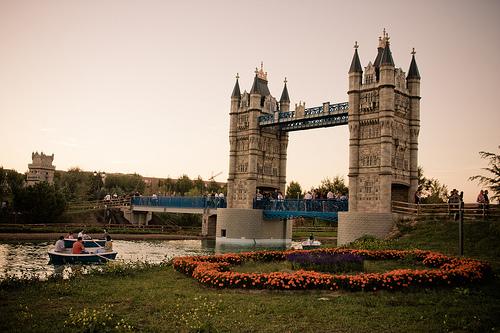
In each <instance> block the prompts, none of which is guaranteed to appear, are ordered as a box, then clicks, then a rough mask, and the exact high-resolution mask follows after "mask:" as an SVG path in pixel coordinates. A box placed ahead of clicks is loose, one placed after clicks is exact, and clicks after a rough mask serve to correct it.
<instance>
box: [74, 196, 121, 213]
mask: <svg viewBox="0 0 500 333" xmlns="http://www.w3.org/2000/svg"><path fill="white" fill-rule="evenodd" d="M128 206H130V198H119V199H111V200H95V201H84V202H70V203H68V207H67V209H66V211H67V212H70V213H76V212H84V211H89V210H98V209H105V208H113V207H128Z"/></svg>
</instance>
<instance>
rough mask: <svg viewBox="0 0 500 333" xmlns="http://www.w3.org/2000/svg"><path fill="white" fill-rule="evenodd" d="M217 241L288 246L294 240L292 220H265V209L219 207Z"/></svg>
mask: <svg viewBox="0 0 500 333" xmlns="http://www.w3.org/2000/svg"><path fill="white" fill-rule="evenodd" d="M215 239H216V243H217V244H230V245H239V246H288V245H290V244H291V242H292V222H291V221H289V220H287V219H281V220H264V218H263V210H261V209H245V208H225V209H222V208H219V209H218V210H217V228H216V238H215Z"/></svg>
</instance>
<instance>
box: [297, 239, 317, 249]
mask: <svg viewBox="0 0 500 333" xmlns="http://www.w3.org/2000/svg"><path fill="white" fill-rule="evenodd" d="M300 244H301V245H302V249H303V250H312V249H317V248H319V247H320V246H321V242H320V241H318V240H314V239H308V240H305V241H303V242H302V243H300Z"/></svg>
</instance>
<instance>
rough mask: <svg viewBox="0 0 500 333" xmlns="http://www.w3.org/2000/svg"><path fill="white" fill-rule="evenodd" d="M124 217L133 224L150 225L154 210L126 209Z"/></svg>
mask: <svg viewBox="0 0 500 333" xmlns="http://www.w3.org/2000/svg"><path fill="white" fill-rule="evenodd" d="M123 213H124V217H125V218H126V219H127V220H129V221H130V223H132V224H137V225H149V221H151V219H152V218H153V212H147V211H134V210H125V211H124V212H123Z"/></svg>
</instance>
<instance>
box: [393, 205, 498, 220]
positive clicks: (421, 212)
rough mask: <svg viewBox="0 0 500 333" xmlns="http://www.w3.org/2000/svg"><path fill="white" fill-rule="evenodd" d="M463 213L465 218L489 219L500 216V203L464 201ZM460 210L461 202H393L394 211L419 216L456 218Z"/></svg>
mask: <svg viewBox="0 0 500 333" xmlns="http://www.w3.org/2000/svg"><path fill="white" fill-rule="evenodd" d="M462 205H463V206H462V213H463V215H464V218H465V219H471V220H472V219H488V218H499V217H500V205H498V204H478V203H463V204H462ZM459 211H460V204H459V203H441V204H414V203H408V202H401V201H393V202H392V212H393V213H398V214H401V215H409V216H418V217H427V216H428V217H444V218H456V216H457V214H458V213H459Z"/></svg>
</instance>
